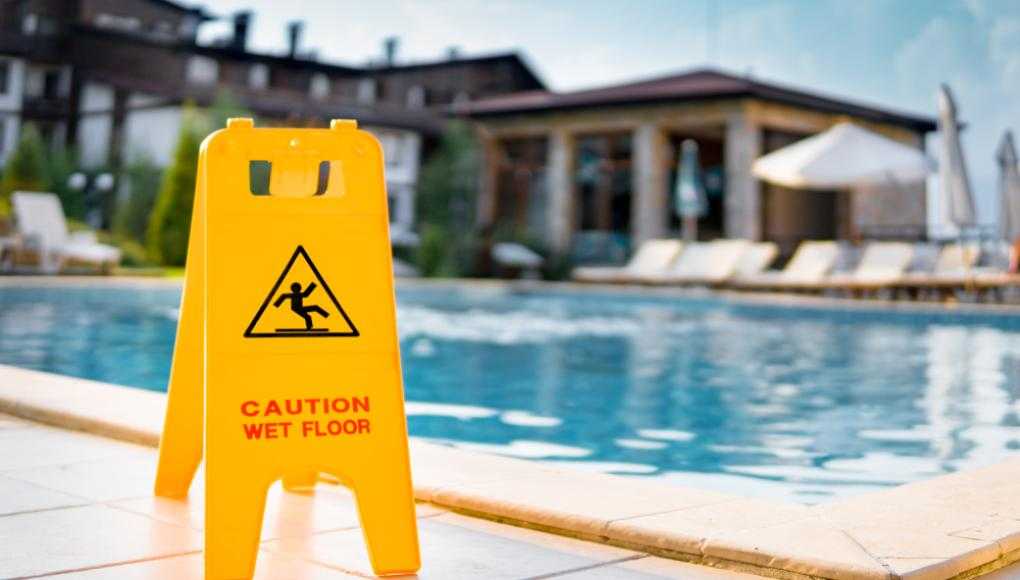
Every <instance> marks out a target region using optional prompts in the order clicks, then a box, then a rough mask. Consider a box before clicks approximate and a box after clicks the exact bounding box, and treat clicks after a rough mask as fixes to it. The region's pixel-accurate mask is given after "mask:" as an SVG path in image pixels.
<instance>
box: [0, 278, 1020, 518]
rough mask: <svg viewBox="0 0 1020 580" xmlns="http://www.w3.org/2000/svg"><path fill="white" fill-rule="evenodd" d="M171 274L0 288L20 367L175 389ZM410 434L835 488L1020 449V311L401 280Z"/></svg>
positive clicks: (7, 352)
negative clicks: (159, 278)
mask: <svg viewBox="0 0 1020 580" xmlns="http://www.w3.org/2000/svg"><path fill="white" fill-rule="evenodd" d="M179 295H180V292H179V290H178V289H177V288H176V287H172V286H166V287H164V286H144V287H125V286H106V285H104V286H99V287H97V286H73V285H72V286H67V285H44V286H41V287H22V286H20V285H14V286H4V287H0V363H4V364H12V365H17V366H22V367H27V368H34V369H39V370H44V371H50V372H56V373H62V374H66V375H72V376H78V377H84V378H89V379H94V380H100V381H105V382H111V383H116V384H121V385H128V386H134V387H139V388H145V389H152V390H164V388H165V383H166V377H167V374H168V371H169V365H170V357H171V352H172V342H173V336H174V331H175V326H176V319H177V304H178V300H179ZM398 303H399V307H398V311H399V312H398V323H399V328H400V336H401V349H402V351H403V358H404V373H405V383H406V385H405V389H406V395H407V399H408V401H409V402H408V413H409V424H410V430H411V434H412V435H413V436H416V437H421V438H426V439H429V440H433V441H439V442H443V443H448V444H451V445H455V446H458V447H462V448H468V449H475V450H481V451H486V452H495V453H502V454H506V455H512V456H516V457H524V458H530V459H537V460H543V461H551V462H556V463H558V464H562V465H569V466H571V467H574V468H581V469H592V470H599V471H606V472H611V473H617V474H623V475H629V476H635V477H656V478H662V479H666V480H670V481H675V482H677V483H681V484H685V485H693V486H698V487H707V488H712V489H717V490H723V491H731V492H738V493H744V494H749V495H759V496H768V497H779V498H785V499H793V500H796V501H804V502H818V501H825V500H826V499H828V498H830V497H832V496H836V495H845V494H850V493H857V492H860V491H865V490H869V489H874V488H876V487H883V486H889V485H895V484H899V483H903V482H907V481H913V480H917V479H924V478H927V477H932V476H935V475H939V474H942V473H946V472H950V471H955V470H958V469H964V468H969V467H976V466H979V465H985V464H989V463H993V462H995V461H996V460H998V459H1001V458H1003V457H1005V456H1006V455H1007V454H1011V453H1017V452H1020V316H1016V315H1002V314H1000V315H992V314H981V315H975V314H963V313H952V312H931V313H921V312H898V311H890V310H881V309H878V310H876V309H864V310H860V309H853V310H848V309H836V308H823V307H806V308H805V307H787V306H779V305H763V304H757V303H752V302H747V301H742V300H734V299H728V298H721V297H715V296H710V295H705V296H693V297H682V298H677V297H656V296H647V295H640V294H632V293H619V294H610V293H599V292H576V291H570V290H556V289H548V288H544V289H537V290H530V291H514V290H513V289H512V288H511V287H507V286H498V285H494V286H486V285H482V286H479V285H466V284H465V285H441V286H433V285H409V286H404V287H402V288H401V289H400V290H399V291H398Z"/></svg>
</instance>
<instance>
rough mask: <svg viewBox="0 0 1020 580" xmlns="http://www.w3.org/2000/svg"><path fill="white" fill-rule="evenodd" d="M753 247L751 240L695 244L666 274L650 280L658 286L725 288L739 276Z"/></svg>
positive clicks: (658, 274)
mask: <svg viewBox="0 0 1020 580" xmlns="http://www.w3.org/2000/svg"><path fill="white" fill-rule="evenodd" d="M750 245H751V243H750V242H748V241H747V240H714V241H712V242H692V243H689V244H687V245H686V246H685V247H684V250H683V251H682V252H681V253H680V256H679V257H678V258H677V259H676V261H675V262H673V265H672V266H670V267H669V268H668V269H667V270H666V271H665V272H663V273H657V274H654V275H652V276H650V277H648V278H647V279H646V280H645V281H646V282H650V283H655V284H705V285H715V284H721V283H722V282H725V281H726V280H727V279H729V278H730V277H731V276H733V275H734V273H736V270H737V265H738V264H739V262H740V259H741V258H742V257H743V255H744V253H745V252H746V251H747V249H748V248H749V247H750Z"/></svg>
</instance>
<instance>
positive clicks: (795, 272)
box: [732, 240, 839, 290]
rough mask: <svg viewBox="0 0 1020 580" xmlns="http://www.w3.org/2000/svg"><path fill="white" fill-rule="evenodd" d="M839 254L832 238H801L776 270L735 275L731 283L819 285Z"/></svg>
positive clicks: (753, 286)
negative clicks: (780, 267) (784, 265)
mask: <svg viewBox="0 0 1020 580" xmlns="http://www.w3.org/2000/svg"><path fill="white" fill-rule="evenodd" d="M838 257H839V245H838V244H837V243H836V242H833V241H811V240H809V241H805V242H801V244H800V245H799V246H797V251H796V252H794V254H793V257H792V258H790V261H789V262H787V264H786V267H784V268H783V269H782V270H780V271H778V272H777V271H768V272H762V273H760V274H754V275H750V276H737V277H735V278H734V280H733V281H732V286H733V287H735V288H742V289H748V290H783V289H791V290H797V289H802V290H812V289H820V285H821V284H822V282H823V281H824V280H825V276H826V275H828V273H829V272H831V271H832V268H833V267H834V266H835V265H836V260H837V258H838Z"/></svg>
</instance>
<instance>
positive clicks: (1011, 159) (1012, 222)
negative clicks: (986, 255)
mask: <svg viewBox="0 0 1020 580" xmlns="http://www.w3.org/2000/svg"><path fill="white" fill-rule="evenodd" d="M996 157H997V158H998V161H999V196H1000V199H999V203H1000V204H1001V205H1000V206H999V207H1000V209H999V234H1000V235H1001V236H1002V239H1004V240H1006V241H1007V242H1012V241H1014V240H1016V239H1017V238H1020V168H1018V167H1017V156H1016V145H1015V144H1014V143H1013V132H1012V131H1006V133H1005V134H1004V135H1003V136H1002V141H1000V142H999V148H998V151H996Z"/></svg>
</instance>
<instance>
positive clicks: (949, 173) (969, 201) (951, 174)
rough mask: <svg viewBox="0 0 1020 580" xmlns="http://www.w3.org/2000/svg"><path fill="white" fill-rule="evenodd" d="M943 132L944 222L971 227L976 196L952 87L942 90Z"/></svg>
mask: <svg viewBox="0 0 1020 580" xmlns="http://www.w3.org/2000/svg"><path fill="white" fill-rule="evenodd" d="M938 102H939V133H940V134H941V138H942V159H941V161H940V164H939V167H940V170H939V174H940V177H941V180H940V181H941V184H940V185H941V187H940V199H941V202H942V203H941V206H942V217H943V219H944V221H946V222H949V223H952V224H953V225H955V226H956V227H958V228H960V229H961V230H962V229H963V228H967V227H970V226H973V225H974V224H975V223H976V221H977V220H976V219H975V213H974V194H973V193H972V192H971V188H970V178H969V176H968V175H967V163H966V160H965V159H964V157H963V147H962V146H961V145H960V125H959V122H958V121H957V119H956V102H955V101H954V100H953V95H952V93H951V92H950V91H949V87H948V86H946V85H942V86H941V87H940V89H939V97H938Z"/></svg>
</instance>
